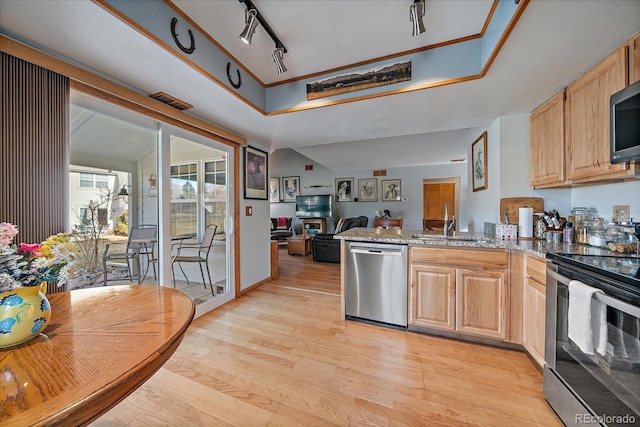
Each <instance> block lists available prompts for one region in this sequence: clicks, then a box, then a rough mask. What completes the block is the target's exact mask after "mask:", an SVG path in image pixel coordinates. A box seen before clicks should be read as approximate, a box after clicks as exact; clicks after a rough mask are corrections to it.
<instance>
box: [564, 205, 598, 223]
mask: <svg viewBox="0 0 640 427" xmlns="http://www.w3.org/2000/svg"><path fill="white" fill-rule="evenodd" d="M592 219H593V216H592V215H591V212H590V211H589V208H585V207H575V208H573V209H571V215H569V222H572V223H573V224H574V225H575V226H580V225H582V224H584V223H585V222H587V221H591V220H592Z"/></svg>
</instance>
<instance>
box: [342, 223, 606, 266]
mask: <svg viewBox="0 0 640 427" xmlns="http://www.w3.org/2000/svg"><path fill="white" fill-rule="evenodd" d="M440 237H441V238H440ZM333 238H334V239H340V240H349V241H355V242H374V243H392V244H399V245H411V246H449V247H461V248H475V249H515V250H519V251H523V252H528V253H531V254H533V255H537V256H539V257H543V258H544V257H545V255H546V254H547V253H549V252H553V253H565V254H569V253H573V254H581V255H610V254H614V253H615V252H612V251H610V250H609V249H605V248H597V247H593V246H589V245H582V244H578V243H574V244H564V243H553V242H547V241H546V240H537V239H534V240H523V239H518V240H497V239H492V238H489V237H486V236H485V235H484V234H482V233H466V232H457V233H455V235H454V236H453V237H452V238H449V239H446V238H445V237H444V236H442V234H437V233H425V232H424V231H422V230H399V229H381V228H361V227H355V228H351V229H349V230H347V231H343V232H342V233H339V234H336V235H335V236H334V237H333Z"/></svg>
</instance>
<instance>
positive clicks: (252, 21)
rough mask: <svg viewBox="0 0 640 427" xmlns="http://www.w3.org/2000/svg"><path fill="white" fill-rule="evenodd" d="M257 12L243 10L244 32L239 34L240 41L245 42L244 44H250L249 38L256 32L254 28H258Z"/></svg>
mask: <svg viewBox="0 0 640 427" xmlns="http://www.w3.org/2000/svg"><path fill="white" fill-rule="evenodd" d="M257 15H258V11H257V10H255V9H251V10H248V9H245V11H244V23H245V27H244V30H242V32H241V33H240V40H242V41H243V42H245V43H246V44H251V37H253V33H255V32H256V27H257V26H258V18H257V17H256V16H257Z"/></svg>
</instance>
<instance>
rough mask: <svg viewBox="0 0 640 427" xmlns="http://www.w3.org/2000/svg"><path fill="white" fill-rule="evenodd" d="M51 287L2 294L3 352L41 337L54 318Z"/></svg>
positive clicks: (0, 340) (0, 343) (0, 344)
mask: <svg viewBox="0 0 640 427" xmlns="http://www.w3.org/2000/svg"><path fill="white" fill-rule="evenodd" d="M46 289H47V284H46V283H45V282H43V283H42V286H23V287H21V288H17V289H12V290H10V291H4V292H0V349H1V348H6V347H11V346H14V345H18V344H22V343H24V342H27V341H29V340H30V339H33V338H35V337H37V336H38V335H39V334H40V332H42V331H43V330H44V328H46V326H47V323H49V319H50V318H51V306H50V305H49V300H47V297H46V296H45V292H46Z"/></svg>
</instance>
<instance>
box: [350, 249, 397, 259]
mask: <svg viewBox="0 0 640 427" xmlns="http://www.w3.org/2000/svg"><path fill="white" fill-rule="evenodd" d="M351 253H352V254H367V255H384V256H396V257H401V256H402V250H389V249H378V248H351Z"/></svg>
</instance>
